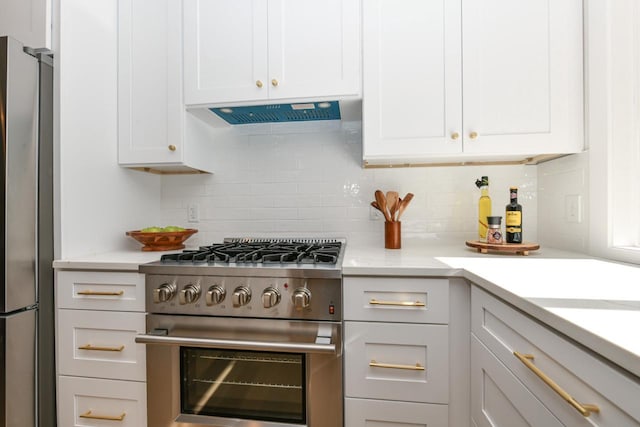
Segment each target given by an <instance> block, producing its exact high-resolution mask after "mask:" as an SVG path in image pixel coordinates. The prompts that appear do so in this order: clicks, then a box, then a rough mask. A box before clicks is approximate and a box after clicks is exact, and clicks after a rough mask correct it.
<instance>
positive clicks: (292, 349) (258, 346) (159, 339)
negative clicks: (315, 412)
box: [135, 335, 336, 354]
mask: <svg viewBox="0 0 640 427" xmlns="http://www.w3.org/2000/svg"><path fill="white" fill-rule="evenodd" d="M135 341H136V342H137V343H138V344H154V345H177V346H184V347H206V348H220V349H229V350H257V351H279V352H284V353H325V354H326V353H331V354H335V353H336V345H335V344H334V343H329V344H318V343H295V342H272V341H271V342H270V341H242V340H223V339H211V338H186V337H171V336H165V335H138V336H136V339H135Z"/></svg>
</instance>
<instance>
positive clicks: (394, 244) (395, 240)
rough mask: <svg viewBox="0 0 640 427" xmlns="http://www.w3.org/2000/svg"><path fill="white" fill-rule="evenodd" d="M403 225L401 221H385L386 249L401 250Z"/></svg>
mask: <svg viewBox="0 0 640 427" xmlns="http://www.w3.org/2000/svg"><path fill="white" fill-rule="evenodd" d="M401 234H402V223H401V222H400V221H385V223H384V247H385V248H386V249H400V246H401V243H402V242H401V238H400V235H401Z"/></svg>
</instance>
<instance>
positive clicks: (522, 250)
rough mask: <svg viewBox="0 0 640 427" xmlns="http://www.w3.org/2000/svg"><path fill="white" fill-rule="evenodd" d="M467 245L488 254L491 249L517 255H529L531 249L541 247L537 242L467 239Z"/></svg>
mask: <svg viewBox="0 0 640 427" xmlns="http://www.w3.org/2000/svg"><path fill="white" fill-rule="evenodd" d="M466 245H467V246H469V247H470V248H476V249H477V250H478V252H480V253H483V254H486V253H488V252H489V251H495V252H504V253H514V254H516V255H529V251H535V250H536V249H540V245H539V244H537V243H526V242H525V243H502V244H496V243H484V242H481V241H480V240H467V241H466Z"/></svg>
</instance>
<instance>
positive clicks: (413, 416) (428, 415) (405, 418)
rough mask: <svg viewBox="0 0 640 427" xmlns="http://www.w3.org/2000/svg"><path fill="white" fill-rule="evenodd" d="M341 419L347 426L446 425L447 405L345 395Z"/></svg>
mask: <svg viewBox="0 0 640 427" xmlns="http://www.w3.org/2000/svg"><path fill="white" fill-rule="evenodd" d="M344 420H345V423H344V425H345V426H347V427H382V426H384V427H407V426H412V427H449V407H448V406H447V405H433V404H426V403H410V402H389V401H384V400H369V399H352V398H348V399H345V408H344Z"/></svg>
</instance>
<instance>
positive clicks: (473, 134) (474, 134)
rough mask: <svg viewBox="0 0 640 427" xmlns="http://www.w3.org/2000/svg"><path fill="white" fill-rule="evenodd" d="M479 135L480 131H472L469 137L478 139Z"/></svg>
mask: <svg viewBox="0 0 640 427" xmlns="http://www.w3.org/2000/svg"><path fill="white" fill-rule="evenodd" d="M477 137H478V132H471V133H470V134H469V138H471V139H476V138H477Z"/></svg>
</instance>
